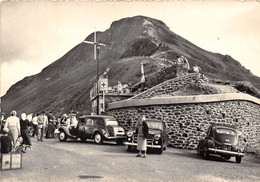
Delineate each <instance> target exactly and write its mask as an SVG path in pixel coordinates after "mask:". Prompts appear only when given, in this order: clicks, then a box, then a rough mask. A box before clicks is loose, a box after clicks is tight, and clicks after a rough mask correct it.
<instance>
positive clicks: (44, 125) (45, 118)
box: [43, 112, 48, 138]
mask: <svg viewBox="0 0 260 182" xmlns="http://www.w3.org/2000/svg"><path fill="white" fill-rule="evenodd" d="M47 126H48V116H47V115H46V114H45V112H44V113H43V136H44V137H45V138H46V133H47V129H48V128H47Z"/></svg>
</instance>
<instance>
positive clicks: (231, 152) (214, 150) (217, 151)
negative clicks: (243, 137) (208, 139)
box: [208, 148, 244, 157]
mask: <svg viewBox="0 0 260 182" xmlns="http://www.w3.org/2000/svg"><path fill="white" fill-rule="evenodd" d="M208 151H209V152H210V153H212V154H222V155H231V156H240V157H243V156H244V154H243V153H241V152H234V151H228V150H221V149H215V148H208Z"/></svg>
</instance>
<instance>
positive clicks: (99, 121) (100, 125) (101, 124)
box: [94, 118, 105, 129]
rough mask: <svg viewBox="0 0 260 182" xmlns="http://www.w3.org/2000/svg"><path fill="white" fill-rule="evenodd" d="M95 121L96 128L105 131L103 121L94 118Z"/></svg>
mask: <svg viewBox="0 0 260 182" xmlns="http://www.w3.org/2000/svg"><path fill="white" fill-rule="evenodd" d="M94 120H95V121H96V127H98V128H103V129H105V123H104V120H103V119H101V118H95V119H94Z"/></svg>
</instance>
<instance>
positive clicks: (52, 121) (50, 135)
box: [46, 111, 56, 138]
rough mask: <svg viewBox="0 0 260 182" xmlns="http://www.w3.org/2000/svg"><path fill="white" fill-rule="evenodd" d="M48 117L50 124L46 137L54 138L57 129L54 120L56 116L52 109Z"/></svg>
mask: <svg viewBox="0 0 260 182" xmlns="http://www.w3.org/2000/svg"><path fill="white" fill-rule="evenodd" d="M47 117H48V125H47V131H46V138H54V130H55V126H54V122H55V121H56V118H55V116H54V115H53V114H52V112H51V111H50V112H49V114H48V115H47Z"/></svg>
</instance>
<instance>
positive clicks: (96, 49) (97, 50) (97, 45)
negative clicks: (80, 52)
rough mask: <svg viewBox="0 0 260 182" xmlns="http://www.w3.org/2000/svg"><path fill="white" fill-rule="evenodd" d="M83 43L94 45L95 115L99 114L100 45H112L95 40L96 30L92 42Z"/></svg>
mask: <svg viewBox="0 0 260 182" xmlns="http://www.w3.org/2000/svg"><path fill="white" fill-rule="evenodd" d="M83 43H86V44H93V45H94V60H95V61H96V62H97V78H96V84H97V85H96V88H97V89H96V90H97V95H96V99H97V110H96V111H97V115H99V53H100V48H101V46H107V45H110V46H111V45H113V43H111V44H109V43H102V42H97V33H96V32H94V42H91V41H87V40H85V41H83Z"/></svg>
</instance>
